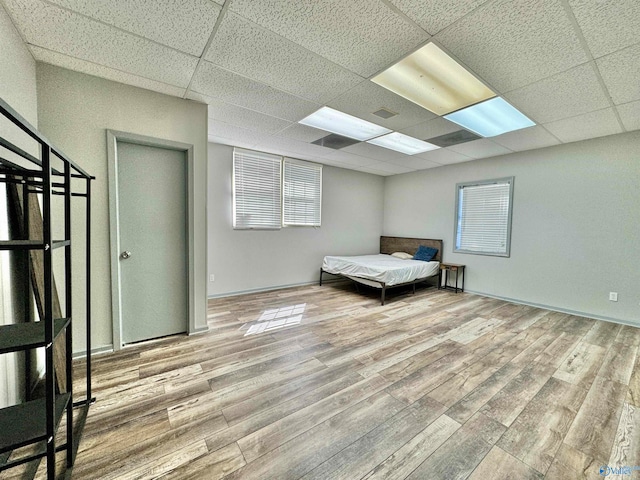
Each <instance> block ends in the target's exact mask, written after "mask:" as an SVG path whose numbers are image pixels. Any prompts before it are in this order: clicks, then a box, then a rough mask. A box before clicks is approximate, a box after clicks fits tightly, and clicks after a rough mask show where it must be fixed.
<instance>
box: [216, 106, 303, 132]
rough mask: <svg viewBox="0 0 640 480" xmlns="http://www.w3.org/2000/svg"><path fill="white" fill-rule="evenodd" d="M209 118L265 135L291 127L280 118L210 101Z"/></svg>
mask: <svg viewBox="0 0 640 480" xmlns="http://www.w3.org/2000/svg"><path fill="white" fill-rule="evenodd" d="M209 118H211V119H214V120H220V121H221V122H225V123H229V124H231V125H236V126H238V127H242V128H248V129H251V130H259V131H262V132H265V133H275V132H277V131H280V130H282V129H283V128H286V127H287V126H289V125H291V122H288V121H287V120H282V119H280V118H276V117H272V116H270V115H265V114H263V113H258V112H254V111H253V110H248V109H246V108H242V107H238V106H236V105H231V104H229V103H225V102H221V101H220V100H215V99H211V101H210V102H209Z"/></svg>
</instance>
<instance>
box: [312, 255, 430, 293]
mask: <svg viewBox="0 0 640 480" xmlns="http://www.w3.org/2000/svg"><path fill="white" fill-rule="evenodd" d="M439 267H440V262H423V261H420V260H401V259H399V258H396V257H392V256H391V255H382V254H379V255H358V256H354V257H334V256H327V257H324V261H323V262H322V269H323V270H324V271H325V272H328V273H333V274H336V275H344V276H347V277H349V278H352V279H353V280H359V279H365V280H371V281H373V282H380V283H384V284H385V285H386V286H387V287H391V286H393V285H399V284H401V283H407V282H412V281H414V280H416V279H418V278H426V277H432V276H434V275H437V274H438V268H439ZM365 283H367V284H368V285H371V284H370V283H369V282H365Z"/></svg>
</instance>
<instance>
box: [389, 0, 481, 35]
mask: <svg viewBox="0 0 640 480" xmlns="http://www.w3.org/2000/svg"><path fill="white" fill-rule="evenodd" d="M390 2H391V3H393V4H394V5H395V6H396V7H398V8H399V9H400V10H402V12H403V13H405V14H406V15H407V16H408V17H409V18H411V20H413V21H414V22H416V23H417V24H418V25H420V26H421V27H422V28H424V29H425V30H426V31H427V32H429V33H430V34H431V35H435V34H436V33H438V32H439V31H440V30H442V29H443V28H445V27H447V26H449V25H451V24H452V23H453V22H455V21H456V20H458V19H459V18H461V17H463V16H464V15H466V14H467V13H469V12H471V11H472V10H474V9H475V8H477V7H479V6H480V5H482V4H483V3H486V2H487V0H456V1H453V2H452V1H451V0H429V1H428V2H425V0H390Z"/></svg>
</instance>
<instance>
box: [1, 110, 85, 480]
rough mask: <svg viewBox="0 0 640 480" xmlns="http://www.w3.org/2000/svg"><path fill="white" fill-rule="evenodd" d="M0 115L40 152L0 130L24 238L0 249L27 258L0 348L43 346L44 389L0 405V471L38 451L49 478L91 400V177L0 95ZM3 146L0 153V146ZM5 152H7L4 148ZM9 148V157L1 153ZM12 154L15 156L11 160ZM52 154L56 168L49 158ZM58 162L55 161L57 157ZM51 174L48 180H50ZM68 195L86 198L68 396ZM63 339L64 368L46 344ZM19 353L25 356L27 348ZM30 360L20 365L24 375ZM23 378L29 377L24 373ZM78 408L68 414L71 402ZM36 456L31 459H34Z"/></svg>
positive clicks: (5, 175)
mask: <svg viewBox="0 0 640 480" xmlns="http://www.w3.org/2000/svg"><path fill="white" fill-rule="evenodd" d="M0 115H2V116H3V117H4V118H6V119H7V120H8V121H9V122H10V123H12V124H14V125H15V126H16V127H17V128H18V129H19V130H21V131H22V132H24V133H26V134H27V135H28V136H29V137H30V138H31V139H33V140H35V142H37V144H38V145H39V150H40V158H36V157H35V156H33V155H31V154H29V153H27V152H26V151H25V150H23V149H22V148H20V147H18V146H17V145H14V144H13V143H12V142H10V141H9V140H7V139H5V138H2V137H0V182H3V183H7V184H16V185H17V188H18V189H21V193H22V202H23V203H22V223H23V225H22V226H21V227H22V231H23V232H25V235H24V236H25V237H26V238H24V239H19V240H2V241H0V250H10V251H22V252H26V255H28V256H29V257H30V258H29V259H28V260H27V261H24V262H22V265H23V267H24V269H25V270H26V271H25V272H23V273H24V278H26V282H25V283H26V285H23V288H25V290H26V291H25V292H24V293H25V295H24V296H25V297H26V300H25V316H26V317H27V318H24V319H17V320H18V321H17V322H16V323H14V324H11V325H0V354H7V353H11V352H19V351H27V350H30V349H35V348H44V350H45V375H44V397H42V398H37V399H30V398H29V397H27V401H26V402H24V403H21V404H18V405H14V406H10V407H7V408H3V409H0V472H1V471H3V470H7V469H9V468H14V467H16V466H18V465H23V464H25V463H29V462H34V463H33V464H32V465H33V466H35V468H31V469H30V471H31V472H32V473H33V474H34V475H35V473H36V471H37V466H38V465H39V462H40V460H41V459H42V458H46V467H47V478H48V479H55V478H56V452H59V451H65V452H66V470H65V472H66V476H70V472H71V469H72V467H73V463H74V461H75V456H76V453H77V449H78V444H79V441H80V435H81V432H82V429H83V427H84V422H85V420H86V415H87V412H88V409H89V406H90V405H91V404H92V403H93V402H94V401H95V398H93V397H92V396H91V296H90V277H91V248H90V247H91V245H90V241H91V235H90V231H91V181H92V180H94V177H92V176H91V175H89V174H88V173H87V172H85V171H84V170H83V169H82V168H80V167H79V166H78V165H77V164H76V163H74V162H73V161H72V160H70V159H69V158H68V157H67V156H66V155H65V154H64V153H62V152H61V151H60V150H58V149H57V148H56V147H55V146H54V145H53V144H52V143H51V142H49V141H48V140H47V139H46V138H45V137H44V136H43V135H42V134H41V133H40V132H38V131H37V130H36V129H35V128H34V127H33V126H32V125H30V124H29V122H27V121H26V120H25V119H24V118H22V116H20V114H18V113H17V112H16V111H15V110H13V109H12V108H11V107H10V106H9V105H7V103H5V102H4V100H2V99H0ZM3 152H5V153H3ZM6 152H11V153H10V154H9V155H7V154H6ZM5 156H11V158H12V159H11V160H10V159H8V158H4V157H5ZM16 157H19V158H20V159H21V160H18V159H17V158H16ZM52 161H55V162H56V165H57V166H58V168H54V167H53V166H52ZM60 164H61V165H62V168H60V167H59V165H60ZM54 180H55V181H54ZM72 182H73V184H74V186H76V187H77V186H78V184H79V185H81V186H83V187H84V188H83V191H81V192H76V191H73V188H72ZM34 193H35V194H38V195H40V199H41V203H42V227H43V229H42V239H37V240H32V239H29V236H28V234H29V232H30V229H29V208H28V207H29V206H28V204H29V196H30V194H34ZM54 195H61V196H63V197H64V199H63V201H64V220H63V221H64V238H63V239H57V240H54V239H53V236H52V230H53V226H54V219H53V218H52V199H53V197H54ZM73 198H83V199H84V200H85V202H86V235H85V239H86V240H85V241H86V259H85V262H86V286H85V287H86V290H85V292H86V293H85V295H86V315H85V319H84V320H85V322H86V370H87V371H86V379H87V380H86V381H87V385H86V398H84V399H82V400H80V401H74V397H73V378H72V347H73V345H72V329H71V325H72V322H75V321H78V319H75V318H74V317H73V315H72V310H73V308H72V283H71V276H72V270H71V267H72V265H71V220H72V218H71V217H72V214H71V202H72V199H73ZM32 251H41V252H42V259H43V269H42V271H43V272H44V278H43V279H42V283H41V284H42V285H43V296H42V299H43V301H42V311H41V318H40V321H39V322H32V321H29V320H30V317H31V311H32V307H31V305H32V302H33V299H32V297H31V294H30V282H31V279H32V276H33V275H34V271H33V269H32V263H31V260H32V259H31V252H32ZM55 251H62V254H63V255H64V291H65V295H64V297H65V298H64V301H63V304H62V305H63V306H64V310H63V311H64V312H65V315H64V316H63V318H54V303H53V296H54V292H55V290H54V278H53V255H54V252H55ZM60 336H63V337H64V339H65V346H66V350H65V352H66V353H65V371H64V372H60V371H57V372H56V371H55V367H54V345H55V343H56V339H57V338H58V337H60ZM25 358H26V361H27V363H28V359H29V356H28V355H27V356H26V357H25ZM29 371H30V366H29V365H28V364H27V365H26V366H25V374H26V375H27V378H28V375H29ZM56 374H57V375H65V378H66V390H67V391H66V392H64V391H61V390H62V389H61V388H60V387H59V386H58V387H57V386H56ZM26 383H27V384H29V383H30V382H29V381H27V382H26ZM74 408H76V409H80V410H81V411H80V412H78V415H77V416H76V418H75V421H74V414H73V409H74ZM65 415H66V429H65V441H64V442H60V443H61V444H60V445H56V433H57V430H58V427H59V425H60V423H61V420H62V419H63V417H65ZM29 445H32V446H33V448H31V449H28V450H25V451H26V452H27V453H24V454H22V455H18V456H17V458H14V455H13V454H12V452H14V451H15V450H16V449H19V448H22V447H25V446H29ZM36 462H37V463H36Z"/></svg>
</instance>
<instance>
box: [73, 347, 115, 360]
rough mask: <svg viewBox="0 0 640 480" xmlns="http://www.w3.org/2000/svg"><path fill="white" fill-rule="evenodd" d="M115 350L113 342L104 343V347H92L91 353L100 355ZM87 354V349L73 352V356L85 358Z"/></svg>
mask: <svg viewBox="0 0 640 480" xmlns="http://www.w3.org/2000/svg"><path fill="white" fill-rule="evenodd" d="M109 352H113V344H109V345H103V346H102V347H96V348H92V349H91V355H92V356H93V355H100V354H101V353H109ZM86 356H87V352H86V350H82V351H80V352H73V355H72V357H73V358H84V357H86Z"/></svg>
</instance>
